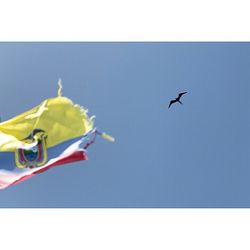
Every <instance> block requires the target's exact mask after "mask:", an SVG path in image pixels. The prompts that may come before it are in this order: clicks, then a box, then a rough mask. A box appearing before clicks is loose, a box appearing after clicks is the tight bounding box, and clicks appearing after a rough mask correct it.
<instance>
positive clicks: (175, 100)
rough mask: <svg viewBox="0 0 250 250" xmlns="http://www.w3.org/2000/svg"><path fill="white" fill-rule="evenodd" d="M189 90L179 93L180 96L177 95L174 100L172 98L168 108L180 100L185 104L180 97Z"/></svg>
mask: <svg viewBox="0 0 250 250" xmlns="http://www.w3.org/2000/svg"><path fill="white" fill-rule="evenodd" d="M186 93H187V92H182V93H179V95H178V97H176V98H175V99H174V100H171V101H170V103H169V105H168V108H170V106H171V105H172V104H173V103H175V102H179V103H180V104H183V103H182V102H181V101H180V99H181V97H182V96H183V95H185V94H186Z"/></svg>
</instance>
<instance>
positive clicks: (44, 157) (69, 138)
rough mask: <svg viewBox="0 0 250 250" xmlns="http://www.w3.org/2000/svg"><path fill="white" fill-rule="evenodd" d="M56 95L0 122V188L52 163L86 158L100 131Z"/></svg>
mask: <svg viewBox="0 0 250 250" xmlns="http://www.w3.org/2000/svg"><path fill="white" fill-rule="evenodd" d="M58 85H59V88H58V95H57V97H54V98H49V99H46V100H44V101H43V102H42V103H41V104H40V105H38V106H37V107H35V108H33V109H31V110H29V111H26V112H24V113H22V114H20V115H18V116H16V117H14V118H12V119H10V120H7V121H4V122H0V189H4V188H7V187H9V186H11V185H14V184H17V183H19V182H21V181H24V180H26V179H28V178H30V177H32V176H34V175H36V174H39V173H42V172H44V171H46V170H48V169H50V168H53V167H55V166H59V165H63V164H66V163H71V162H76V161H82V160H87V159H88V156H87V148H88V147H89V146H90V145H92V144H93V143H94V142H95V139H96V136H97V135H100V136H101V137H103V138H104V139H106V140H109V141H112V142H113V141H114V138H113V137H112V136H110V135H108V134H106V133H103V132H99V131H98V130H97V129H96V127H94V118H95V117H94V116H92V117H89V116H88V110H87V109H85V108H83V107H81V106H79V105H77V104H74V103H73V102H72V101H71V100H70V99H69V98H67V97H64V96H62V85H61V81H60V80H59V82H58Z"/></svg>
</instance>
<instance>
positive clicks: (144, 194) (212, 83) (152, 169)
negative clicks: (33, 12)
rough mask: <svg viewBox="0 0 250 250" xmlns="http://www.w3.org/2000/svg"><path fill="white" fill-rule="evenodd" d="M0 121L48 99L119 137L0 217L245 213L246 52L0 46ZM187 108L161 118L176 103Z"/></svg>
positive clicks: (21, 191) (47, 178)
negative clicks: (133, 211)
mask: <svg viewBox="0 0 250 250" xmlns="http://www.w3.org/2000/svg"><path fill="white" fill-rule="evenodd" d="M0 54H1V57H0V67H1V74H0V86H1V91H0V107H1V110H0V114H1V117H2V120H7V119H9V118H11V117H13V116H16V115H18V114H19V113H21V112H23V111H26V110H27V109H30V108H32V107H34V106H35V105H37V104H39V103H41V102H42V101H43V100H44V99H46V98H49V97H53V96H55V95H56V93H57V80H58V78H59V77H61V78H62V81H63V87H64V89H63V94H64V95H65V96H67V97H69V98H71V99H72V100H73V101H74V102H76V103H79V104H81V105H83V106H85V107H87V108H88V109H89V113H90V115H96V125H97V127H98V128H99V129H100V130H103V131H107V132H108V133H110V134H112V135H113V136H114V137H115V138H116V142H115V143H114V144H111V143H108V142H106V141H104V140H101V139H98V140H97V142H96V143H95V145H94V146H93V147H91V148H90V149H89V157H90V160H89V161H85V162H78V163H73V164H68V165H65V166H63V167H58V168H54V169H52V170H49V171H47V172H45V173H43V174H40V175H37V176H35V177H33V178H31V179H29V180H27V181H25V182H23V183H20V184H18V185H16V186H13V187H10V188H8V189H6V190H1V192H0V207H250V194H249V189H250V181H249V179H250V170H249V156H248V155H249V135H248V128H249V122H250V120H249V114H248V113H249V111H248V109H249V92H250V89H249V82H250V70H249V66H250V44H249V43H17V42H16V43H0ZM180 91H188V94H187V95H185V96H184V97H183V99H182V100H183V103H184V105H178V104H176V105H174V106H172V107H171V109H167V107H168V103H169V100H170V99H172V98H174V97H176V95H177V94H178V92H180Z"/></svg>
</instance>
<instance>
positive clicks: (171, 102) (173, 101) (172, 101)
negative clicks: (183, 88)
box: [168, 100, 176, 108]
mask: <svg viewBox="0 0 250 250" xmlns="http://www.w3.org/2000/svg"><path fill="white" fill-rule="evenodd" d="M175 102H176V101H175V100H171V101H170V103H169V105H168V108H170V106H171V105H172V104H173V103H175Z"/></svg>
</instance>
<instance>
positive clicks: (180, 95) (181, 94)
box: [178, 92, 187, 98]
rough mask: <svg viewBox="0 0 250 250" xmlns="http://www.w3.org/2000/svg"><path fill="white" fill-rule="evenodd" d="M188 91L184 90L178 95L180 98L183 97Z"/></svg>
mask: <svg viewBox="0 0 250 250" xmlns="http://www.w3.org/2000/svg"><path fill="white" fill-rule="evenodd" d="M186 93H187V92H182V93H180V94H179V95H178V98H180V97H182V96H183V95H185V94H186Z"/></svg>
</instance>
